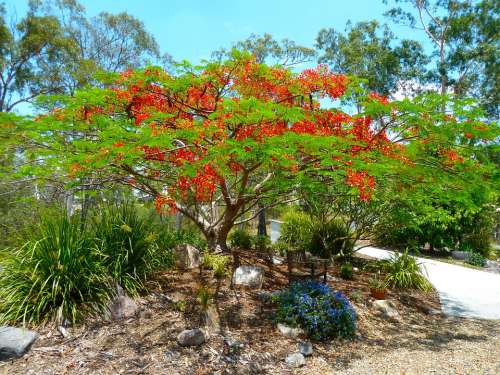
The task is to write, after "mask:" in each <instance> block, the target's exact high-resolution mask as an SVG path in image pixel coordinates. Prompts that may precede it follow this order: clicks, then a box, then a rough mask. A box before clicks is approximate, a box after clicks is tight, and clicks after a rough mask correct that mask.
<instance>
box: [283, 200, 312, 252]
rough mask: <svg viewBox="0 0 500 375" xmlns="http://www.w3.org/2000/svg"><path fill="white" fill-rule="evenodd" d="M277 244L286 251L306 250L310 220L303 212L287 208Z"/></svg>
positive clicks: (310, 230) (310, 228) (309, 232)
mask: <svg viewBox="0 0 500 375" xmlns="http://www.w3.org/2000/svg"><path fill="white" fill-rule="evenodd" d="M282 220H283V224H282V225H281V230H280V232H281V234H280V238H279V241H278V242H280V243H281V245H278V246H279V247H280V249H281V250H284V249H285V250H286V251H308V250H309V246H310V243H311V235H312V220H311V218H310V217H309V215H307V214H306V213H304V212H301V211H296V210H289V211H287V212H286V213H285V214H284V215H283V217H282Z"/></svg>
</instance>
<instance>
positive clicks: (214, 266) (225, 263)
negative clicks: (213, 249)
mask: <svg viewBox="0 0 500 375" xmlns="http://www.w3.org/2000/svg"><path fill="white" fill-rule="evenodd" d="M201 262H202V265H203V267H205V268H208V269H210V270H212V271H213V273H214V276H215V277H217V278H219V277H224V276H227V274H228V273H229V264H230V263H231V257H230V256H229V255H220V254H213V253H209V252H208V251H206V252H205V253H204V254H203V258H202V261H201Z"/></svg>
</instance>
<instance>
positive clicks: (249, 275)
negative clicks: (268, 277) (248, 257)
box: [233, 265, 264, 289]
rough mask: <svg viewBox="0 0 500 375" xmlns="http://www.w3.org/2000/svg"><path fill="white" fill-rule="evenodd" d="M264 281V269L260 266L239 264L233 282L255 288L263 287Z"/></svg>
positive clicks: (236, 284)
mask: <svg viewBox="0 0 500 375" xmlns="http://www.w3.org/2000/svg"><path fill="white" fill-rule="evenodd" d="M263 282H264V270H263V269H262V268H261V267H258V266H248V265H244V266H239V267H238V268H236V270H235V271H234V274H233V284H234V285H235V286H238V285H241V286H245V287H249V288H253V289H261V288H262V283H263Z"/></svg>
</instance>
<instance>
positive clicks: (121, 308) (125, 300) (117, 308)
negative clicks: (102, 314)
mask: <svg viewBox="0 0 500 375" xmlns="http://www.w3.org/2000/svg"><path fill="white" fill-rule="evenodd" d="M108 310H109V314H110V317H111V319H112V320H119V319H127V318H132V317H133V316H135V314H136V313H137V311H138V310H139V306H137V303H135V301H134V300H133V299H132V298H130V297H127V296H116V297H115V298H113V299H112V300H111V301H110V302H109V304H108Z"/></svg>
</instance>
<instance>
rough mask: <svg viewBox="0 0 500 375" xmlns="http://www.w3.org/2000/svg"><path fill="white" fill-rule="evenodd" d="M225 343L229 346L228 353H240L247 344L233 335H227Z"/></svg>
mask: <svg viewBox="0 0 500 375" xmlns="http://www.w3.org/2000/svg"><path fill="white" fill-rule="evenodd" d="M224 344H225V346H226V348H227V353H228V354H235V353H238V352H239V351H240V350H241V349H243V348H244V347H245V344H243V343H242V342H241V341H238V340H235V339H233V338H231V337H225V338H224Z"/></svg>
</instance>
